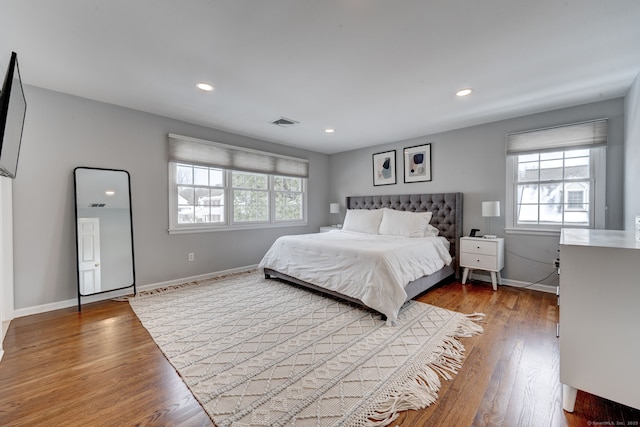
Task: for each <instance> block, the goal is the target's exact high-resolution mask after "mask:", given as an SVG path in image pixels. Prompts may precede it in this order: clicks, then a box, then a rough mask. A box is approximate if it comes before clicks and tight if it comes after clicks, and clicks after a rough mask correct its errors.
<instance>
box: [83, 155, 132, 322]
mask: <svg viewBox="0 0 640 427" xmlns="http://www.w3.org/2000/svg"><path fill="white" fill-rule="evenodd" d="M73 176H74V185H75V202H76V253H77V261H78V263H77V267H78V270H77V271H78V311H80V310H81V309H82V297H84V296H89V295H95V294H100V293H105V292H111V291H116V290H120V289H126V288H130V287H133V293H134V294H135V293H136V281H135V268H134V258H133V224H132V216H131V188H130V178H129V173H128V172H127V171H124V170H116V169H99V168H89V167H78V168H75V169H74V171H73Z"/></svg>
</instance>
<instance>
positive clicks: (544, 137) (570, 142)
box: [507, 119, 607, 155]
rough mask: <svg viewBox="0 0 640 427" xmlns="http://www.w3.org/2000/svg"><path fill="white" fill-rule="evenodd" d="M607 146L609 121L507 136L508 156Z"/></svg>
mask: <svg viewBox="0 0 640 427" xmlns="http://www.w3.org/2000/svg"><path fill="white" fill-rule="evenodd" d="M604 145H607V119H600V120H592V121H588V122H582V123H574V124H570V125H564V126H556V127H550V128H545V129H536V130H530V131H526V132H515V133H509V134H507V155H515V154H526V153H530V152H538V153H539V152H542V151H553V150H558V149H562V150H566V149H571V148H593V147H598V146H604Z"/></svg>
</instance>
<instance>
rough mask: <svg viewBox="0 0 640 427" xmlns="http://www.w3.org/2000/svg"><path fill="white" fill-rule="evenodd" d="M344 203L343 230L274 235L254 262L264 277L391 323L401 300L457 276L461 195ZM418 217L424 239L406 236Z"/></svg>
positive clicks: (386, 197)
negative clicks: (345, 303) (366, 309)
mask: <svg viewBox="0 0 640 427" xmlns="http://www.w3.org/2000/svg"><path fill="white" fill-rule="evenodd" d="M346 207H347V209H348V211H347V215H346V218H345V224H344V229H343V230H336V231H330V232H328V233H315V234H303V235H293V236H282V237H280V238H278V239H277V240H276V242H274V244H273V245H272V246H271V248H270V249H269V251H268V252H267V253H266V254H265V256H264V257H263V259H262V261H261V262H260V264H259V268H261V269H262V270H263V271H264V274H265V277H266V278H267V279H268V278H272V277H275V278H279V279H282V280H285V281H287V282H290V283H294V284H297V285H300V286H304V287H307V288H311V289H314V290H317V291H321V292H323V293H326V294H329V295H332V296H335V297H339V298H342V299H345V300H348V301H351V302H354V303H357V304H361V305H365V306H367V307H369V308H371V309H373V310H376V311H378V312H380V313H382V314H383V315H384V316H385V317H386V319H387V323H389V324H393V323H394V322H395V320H396V318H397V315H398V312H399V310H400V308H401V306H402V305H403V304H404V303H405V302H406V301H408V300H410V299H413V298H415V297H416V296H417V295H419V294H421V293H423V292H425V291H426V290H428V289H430V288H432V287H433V286H435V285H437V284H438V283H440V282H442V281H443V280H445V279H447V278H449V277H451V276H453V275H455V276H456V277H459V264H458V260H459V245H458V243H459V238H460V237H461V236H462V193H437V194H407V195H380V196H357V197H347V198H346ZM407 212H412V213H413V214H409V213H407ZM378 217H380V218H381V219H380V222H378V225H376V224H375V221H377V219H372V218H378ZM423 217H427V218H426V219H425V218H423ZM361 218H362V219H361ZM356 220H357V221H361V222H355V221H356ZM368 221H371V224H369V223H368ZM424 221H427V222H428V224H429V225H428V226H426V227H428V230H430V231H427V233H426V234H425V235H424V237H423V234H419V235H418V234H406V233H407V231H406V230H407V229H410V233H414V231H413V230H414V229H415V230H417V229H418V228H417V227H418V226H419V224H418V222H419V223H420V224H421V225H424ZM354 224H355V225H356V226H355V227H354ZM359 224H364V225H363V226H362V228H363V230H360V229H359V227H360V225H359ZM414 224H415V227H414ZM376 227H378V228H377V229H376ZM374 229H376V231H372V230H374ZM378 229H379V231H380V234H378V233H377V230H378ZM398 230H399V231H398ZM420 230H423V231H420V233H423V232H424V229H420ZM396 231H398V232H396ZM403 233H404V234H403ZM409 236H412V237H409ZM414 237H418V238H414ZM357 272H359V273H357Z"/></svg>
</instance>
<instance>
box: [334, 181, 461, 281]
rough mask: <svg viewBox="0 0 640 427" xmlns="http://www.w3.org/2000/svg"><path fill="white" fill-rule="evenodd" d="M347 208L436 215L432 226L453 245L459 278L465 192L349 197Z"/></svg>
mask: <svg viewBox="0 0 640 427" xmlns="http://www.w3.org/2000/svg"><path fill="white" fill-rule="evenodd" d="M346 206H347V209H381V208H389V209H395V210H399V211H411V212H427V211H430V212H433V216H432V218H431V225H433V226H434V227H436V228H437V229H438V230H440V235H441V236H444V237H446V238H447V239H448V240H449V243H450V249H449V252H450V253H451V256H453V257H455V265H454V267H455V271H456V276H457V275H458V262H459V260H460V250H459V245H458V241H459V239H460V237H461V236H462V193H434V194H403V195H385V196H350V197H347V204H346Z"/></svg>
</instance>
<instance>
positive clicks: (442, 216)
mask: <svg viewBox="0 0 640 427" xmlns="http://www.w3.org/2000/svg"><path fill="white" fill-rule="evenodd" d="M346 206H347V209H381V208H389V209H395V210H399V211H411V212H432V213H433V216H432V217H431V225H432V226H434V227H436V228H437V229H438V230H439V231H440V236H444V237H445V238H447V240H449V245H450V246H449V252H450V253H451V257H452V258H453V261H452V262H451V264H450V265H448V266H444V267H443V268H442V269H441V270H438V271H436V272H435V273H433V274H430V275H428V276H423V277H421V278H419V279H417V280H414V281H413V282H409V284H407V286H406V287H405V290H406V292H407V301H408V300H410V299H413V298H415V297H416V296H418V295H420V294H421V293H423V292H425V291H426V290H428V289H430V288H432V287H434V286H435V285H437V284H438V283H440V282H442V281H443V280H444V279H447V278H448V277H450V276H452V275H455V277H456V278H459V277H460V265H459V260H460V248H459V241H460V237H461V236H462V193H434V194H405V195H387V196H355V197H354V196H352V197H347V199H346ZM264 275H265V278H267V279H269V278H271V277H277V278H279V279H282V280H285V281H287V282H290V283H295V284H297V285H300V286H304V287H306V288H310V289H314V290H316V291H320V292H322V293H325V294H329V295H333V296H335V297H338V298H341V299H344V300H347V301H350V302H353V303H356V304H359V305H362V302H361V301H359V300H357V299H355V298H351V297H349V296H346V295H342V294H340V293H338V292H334V291H330V290H327V289H324V288H321V287H319V286H316V285H314V284H312V283H308V282H304V281H302V280H299V279H296V278H295V277H291V276H289V275H287V274H283V273H280V272H278V271H275V270H272V269H270V268H265V269H264Z"/></svg>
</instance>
